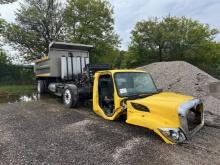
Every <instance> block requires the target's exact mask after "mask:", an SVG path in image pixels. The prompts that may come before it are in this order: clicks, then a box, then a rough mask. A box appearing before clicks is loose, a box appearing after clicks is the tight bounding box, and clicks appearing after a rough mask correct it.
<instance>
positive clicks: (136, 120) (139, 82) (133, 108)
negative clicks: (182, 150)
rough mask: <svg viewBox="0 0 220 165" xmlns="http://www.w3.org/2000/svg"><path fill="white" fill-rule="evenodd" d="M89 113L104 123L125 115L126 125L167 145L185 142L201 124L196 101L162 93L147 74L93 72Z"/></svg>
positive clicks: (202, 115) (198, 101)
mask: <svg viewBox="0 0 220 165" xmlns="http://www.w3.org/2000/svg"><path fill="white" fill-rule="evenodd" d="M93 110H94V112H95V113H96V114H98V115H99V116H101V117H103V118H105V119H107V120H116V119H117V118H118V117H119V116H120V115H126V123H129V124H133V125H137V126H141V127H145V128H148V129H150V130H153V131H154V132H155V133H156V134H158V135H159V136H160V137H161V138H162V139H163V140H164V141H165V142H166V143H169V144H175V143H181V142H183V141H185V140H186V139H189V138H190V137H191V136H192V135H193V134H194V133H195V132H197V131H198V130H199V129H200V128H201V127H202V126H203V124H204V113H203V104H202V102H201V101H200V100H199V99H195V98H193V97H191V96H184V95H181V94H176V93H171V92H162V91H161V90H158V89H157V87H156V85H155V83H154V81H153V79H152V77H151V75H150V74H148V73H147V72H144V71H139V70H107V71H98V72H96V73H95V76H94V85H93Z"/></svg>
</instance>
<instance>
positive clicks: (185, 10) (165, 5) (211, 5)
mask: <svg viewBox="0 0 220 165" xmlns="http://www.w3.org/2000/svg"><path fill="white" fill-rule="evenodd" d="M109 2H110V3H111V4H112V5H113V7H114V12H115V14H114V17H115V30H116V32H117V33H118V34H119V35H120V38H121V40H122V45H121V46H122V49H125V50H126V49H127V46H128V44H129V41H130V32H131V30H132V29H133V27H134V25H135V23H136V22H137V21H140V20H143V19H148V18H151V17H154V16H157V17H160V18H162V17H165V16H167V15H168V14H170V15H172V16H187V17H190V18H193V19H196V20H199V21H200V22H202V23H207V24H210V26H211V27H215V28H220V0H109ZM18 7H19V3H18V2H16V3H13V4H8V5H1V6H0V14H1V17H2V18H4V19H6V20H7V21H10V22H11V21H14V11H16V9H17V8H18ZM216 40H218V41H220V35H218V36H217V38H216Z"/></svg>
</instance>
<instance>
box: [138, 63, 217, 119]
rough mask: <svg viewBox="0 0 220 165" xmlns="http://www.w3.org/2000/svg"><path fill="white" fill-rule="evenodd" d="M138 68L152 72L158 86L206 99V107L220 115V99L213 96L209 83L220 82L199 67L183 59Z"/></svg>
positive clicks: (165, 89) (212, 112)
mask: <svg viewBox="0 0 220 165" xmlns="http://www.w3.org/2000/svg"><path fill="white" fill-rule="evenodd" d="M138 69H142V70H146V71H148V72H149V73H151V75H152V77H153V78H154V80H155V83H156V85H157V87H158V88H162V89H164V91H172V92H178V93H182V94H185V95H191V96H195V97H198V98H201V99H202V100H204V106H205V109H206V110H207V111H209V112H211V114H217V115H220V100H219V99H217V98H215V97H213V96H211V93H210V90H209V84H210V83H213V82H218V81H219V80H218V79H215V78H214V77H212V76H210V75H209V74H207V73H205V72H204V71H202V70H200V69H199V68H197V67H195V66H193V65H191V64H189V63H187V62H183V61H173V62H158V63H152V64H149V65H146V66H143V67H140V68H138Z"/></svg>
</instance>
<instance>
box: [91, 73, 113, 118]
mask: <svg viewBox="0 0 220 165" xmlns="http://www.w3.org/2000/svg"><path fill="white" fill-rule="evenodd" d="M114 109H115V103H114V84H113V79H112V75H111V74H107V73H106V74H101V75H98V74H96V75H95V81H94V86H93V110H94V111H95V113H97V114H98V115H100V116H102V117H104V118H107V117H111V116H113V115H114Z"/></svg>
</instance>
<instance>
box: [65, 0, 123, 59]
mask: <svg viewBox="0 0 220 165" xmlns="http://www.w3.org/2000/svg"><path fill="white" fill-rule="evenodd" d="M65 28H66V30H67V33H68V35H67V36H66V37H67V40H68V41H70V42H76V43H84V44H92V45H94V46H95V49H94V50H93V51H92V52H91V59H92V62H96V63H106V62H112V61H113V59H114V58H115V56H116V55H117V49H116V48H117V46H118V44H119V40H118V36H117V35H116V34H115V33H114V19H113V9H112V7H111V5H110V4H109V2H107V1H105V0H90V1H88V0H69V1H68V4H67V8H66V11H65Z"/></svg>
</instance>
